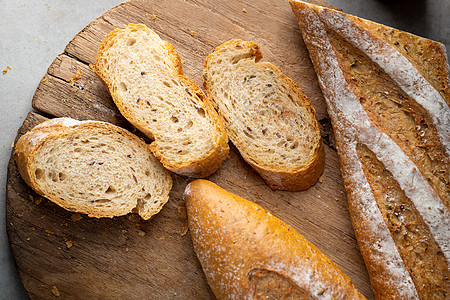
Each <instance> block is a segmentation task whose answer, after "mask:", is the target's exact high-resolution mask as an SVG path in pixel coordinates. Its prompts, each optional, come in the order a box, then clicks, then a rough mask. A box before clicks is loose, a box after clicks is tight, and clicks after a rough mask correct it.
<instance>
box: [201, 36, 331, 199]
mask: <svg viewBox="0 0 450 300" xmlns="http://www.w3.org/2000/svg"><path fill="white" fill-rule="evenodd" d="M261 58H262V54H261V51H260V49H259V47H258V45H256V44H255V43H253V42H246V41H242V40H231V41H229V42H226V43H224V44H222V45H220V46H219V47H217V48H216V49H215V51H214V52H213V53H212V54H210V55H209V56H208V58H207V59H206V61H205V65H204V69H203V83H204V86H205V89H206V92H207V94H208V96H209V97H211V99H212V100H213V102H214V104H215V107H216V109H217V110H218V112H219V115H220V116H221V117H222V119H223V121H224V124H225V128H226V129H227V131H228V135H229V137H230V140H231V141H232V142H233V144H234V145H235V146H236V147H237V149H238V150H239V152H240V153H241V155H242V157H243V158H244V159H245V160H246V161H247V163H249V164H250V165H251V166H252V167H253V168H254V169H255V170H256V171H257V172H258V173H259V174H260V175H261V176H262V178H263V179H264V180H265V182H266V183H267V184H268V185H269V187H270V188H272V189H273V190H276V189H280V190H289V191H298V190H305V189H308V188H309V187H310V186H312V185H313V184H315V183H316V182H317V180H318V178H319V176H320V175H321V173H322V171H323V165H324V149H323V143H322V139H321V135H320V131H319V127H318V124H317V121H316V119H315V110H314V108H313V107H312V105H311V102H310V101H309V99H308V98H307V97H306V96H305V94H304V93H303V92H302V90H301V89H300V88H299V87H298V86H297V84H296V83H295V82H294V81H293V80H292V79H290V78H288V77H286V76H285V75H283V73H281V71H280V70H278V69H277V68H276V67H275V66H274V65H272V64H270V63H267V62H258V61H259V60H260V59H261Z"/></svg>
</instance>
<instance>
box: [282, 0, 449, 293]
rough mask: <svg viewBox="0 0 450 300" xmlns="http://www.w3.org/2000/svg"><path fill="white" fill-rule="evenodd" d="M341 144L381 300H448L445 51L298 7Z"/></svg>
mask: <svg viewBox="0 0 450 300" xmlns="http://www.w3.org/2000/svg"><path fill="white" fill-rule="evenodd" d="M290 4H291V7H292V10H293V12H294V13H295V15H296V16H297V19H298V23H299V26H300V29H301V31H302V35H303V40H304V41H305V44H306V46H307V48H308V51H309V54H310V56H311V60H312V62H313V64H314V68H315V70H316V73H317V77H318V79H319V83H320V85H321V88H322V92H323V94H324V97H325V100H326V102H327V107H328V113H329V115H330V117H331V121H332V124H333V129H334V133H335V137H336V144H337V149H338V154H339V158H340V162H341V169H342V176H343V178H344V183H345V187H346V190H347V195H348V200H349V201H348V203H349V210H350V215H351V218H352V223H353V227H354V229H355V234H356V237H357V239H358V244H359V248H360V250H361V253H362V255H363V257H364V261H365V263H366V266H367V270H368V271H369V275H370V279H371V283H372V288H373V290H374V295H375V298H377V299H448V298H449V290H450V289H449V287H450V283H449V280H448V279H449V277H450V269H449V262H450V230H449V228H450V213H449V209H450V184H449V182H450V156H449V155H450V108H449V103H450V101H449V100H450V89H449V70H448V63H447V57H446V51H445V47H444V46H443V45H442V44H440V43H438V42H435V41H431V40H429V39H425V38H421V37H418V36H415V35H413V34H410V33H407V32H403V31H400V30H397V29H394V28H391V27H388V26H385V25H382V24H377V23H374V22H371V21H367V20H364V19H361V18H358V17H355V16H351V15H348V14H345V13H343V12H339V11H336V10H332V9H326V8H324V7H320V6H316V5H311V4H308V3H305V2H303V1H295V0H291V1H290Z"/></svg>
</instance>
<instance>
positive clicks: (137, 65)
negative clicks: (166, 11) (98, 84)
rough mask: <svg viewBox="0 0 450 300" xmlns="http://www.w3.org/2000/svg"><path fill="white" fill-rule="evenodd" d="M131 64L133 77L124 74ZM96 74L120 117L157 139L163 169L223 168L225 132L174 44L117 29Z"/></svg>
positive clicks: (205, 171)
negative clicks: (184, 65)
mask: <svg viewBox="0 0 450 300" xmlns="http://www.w3.org/2000/svg"><path fill="white" fill-rule="evenodd" d="M132 47H140V48H139V50H132ZM133 51H135V52H133ZM136 52H137V54H136ZM128 56H129V57H128ZM128 61H129V62H128ZM128 63H129V66H127V67H126V69H125V71H126V72H127V76H131V79H129V78H127V77H123V76H122V77H121V74H120V73H121V72H122V73H123V72H124V71H123V70H122V69H121V68H123V66H124V64H128ZM152 64H153V65H152ZM158 68H159V69H158ZM94 70H95V72H96V73H97V75H98V76H99V77H100V78H101V80H102V81H103V82H104V84H105V85H106V87H107V88H108V90H109V92H110V94H111V96H112V98H113V100H114V103H115V104H116V106H117V108H118V109H119V111H120V113H121V114H122V115H123V116H124V117H125V118H126V119H127V120H128V121H129V122H130V123H131V124H133V126H135V127H136V128H137V129H139V130H140V131H141V132H143V133H144V134H145V135H146V136H147V137H149V138H150V139H152V140H154V141H153V142H152V143H151V150H152V152H153V153H154V155H155V156H156V157H157V158H158V159H160V161H161V163H162V164H163V165H164V167H166V168H167V169H169V170H170V171H172V172H175V173H177V174H180V175H185V176H190V177H197V178H202V177H206V176H208V175H210V174H212V173H214V172H215V171H216V170H217V169H218V168H219V167H220V165H221V163H222V161H223V160H224V159H225V158H226V157H227V155H228V151H229V147H228V137H227V134H226V131H225V129H224V127H223V124H222V121H221V119H220V118H219V117H218V115H217V112H216V111H215V110H214V109H213V107H212V106H211V104H210V101H209V99H207V97H206V96H205V94H204V93H203V91H202V90H201V89H200V88H199V87H198V86H197V84H195V83H194V82H193V81H192V80H190V79H189V78H187V77H186V76H184V75H183V70H182V65H181V59H180V57H179V55H178V53H177V52H176V51H175V48H174V46H173V45H172V44H170V43H168V42H166V41H163V40H161V39H160V37H159V36H158V35H157V34H156V33H155V32H153V31H152V30H151V29H150V28H148V27H147V26H145V25H144V24H129V25H128V26H126V27H125V28H116V29H114V30H113V31H111V32H110V33H109V34H108V35H107V36H106V38H105V39H104V41H103V42H102V44H101V45H100V47H99V50H98V52H97V58H96V62H95V65H94ZM134 101H136V102H134ZM199 121H202V122H203V123H201V124H200V123H199Z"/></svg>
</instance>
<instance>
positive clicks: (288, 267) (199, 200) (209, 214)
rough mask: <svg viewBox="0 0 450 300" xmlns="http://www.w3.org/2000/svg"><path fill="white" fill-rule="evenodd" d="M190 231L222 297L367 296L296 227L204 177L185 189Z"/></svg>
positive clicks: (204, 267)
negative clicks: (295, 228) (296, 229)
mask: <svg viewBox="0 0 450 300" xmlns="http://www.w3.org/2000/svg"><path fill="white" fill-rule="evenodd" d="M184 198H185V201H186V206H187V215H188V222H189V231H190V233H191V237H192V241H193V244H194V250H195V252H196V254H197V257H198V259H199V261H200V263H201V265H202V268H203V271H204V273H205V275H206V279H207V281H208V283H209V285H210V286H211V289H212V290H213V292H214V294H215V295H216V297H217V298H218V299H365V297H364V296H363V295H361V294H360V293H359V292H358V291H357V289H356V288H355V286H354V285H353V283H352V282H351V280H350V278H349V277H347V276H346V275H345V274H344V273H343V272H342V270H341V269H340V268H339V267H338V266H337V265H336V264H335V263H334V262H332V261H331V260H330V259H329V258H328V257H326V256H325V255H324V254H323V253H322V252H320V250H319V249H317V248H316V247H315V246H314V245H313V244H311V243H310V242H309V241H307V240H306V239H305V238H304V237H303V236H302V235H301V234H299V233H298V232H297V231H295V230H294V229H293V228H292V227H290V226H289V225H287V224H286V223H284V222H283V221H281V220H280V219H278V218H276V217H274V216H273V215H272V214H271V213H270V212H268V211H266V210H264V209H263V208H261V207H260V206H258V205H256V204H254V203H252V202H250V201H248V200H245V199H243V198H240V197H238V196H236V195H234V194H232V193H229V192H227V191H225V190H224V189H222V188H220V187H219V186H217V185H215V184H213V183H212V182H209V181H206V180H195V181H193V182H191V183H190V184H189V185H188V186H187V187H186V190H185V193H184Z"/></svg>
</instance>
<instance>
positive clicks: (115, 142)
mask: <svg viewBox="0 0 450 300" xmlns="http://www.w3.org/2000/svg"><path fill="white" fill-rule="evenodd" d="M14 157H15V160H16V162H17V166H18V169H19V172H20V175H21V176H22V178H23V179H24V180H25V182H26V183H27V184H28V185H29V186H30V187H31V188H33V189H34V190H35V191H36V192H37V193H38V194H40V195H41V196H43V197H45V198H47V199H49V200H51V201H53V202H54V203H56V204H58V205H59V206H61V207H63V208H65V209H67V210H70V211H73V212H79V213H84V214H88V215H89V216H90V217H96V218H101V217H114V216H121V215H125V214H128V213H129V212H131V211H133V210H136V211H137V212H138V213H139V215H140V216H141V217H142V218H143V219H145V220H147V219H149V218H150V217H151V216H153V215H154V214H156V213H158V212H159V211H160V210H161V208H162V207H163V205H164V204H165V203H166V202H167V200H168V199H169V192H170V190H171V188H172V178H171V176H170V173H169V172H168V171H167V170H166V169H164V167H163V166H162V165H161V163H160V162H159V161H158V160H157V159H156V158H155V157H154V156H153V154H152V152H151V151H150V150H149V148H148V145H147V144H145V143H144V142H143V141H142V140H141V139H139V138H138V137H136V136H135V135H133V134H131V133H130V132H128V131H126V130H124V129H122V128H120V127H117V126H114V125H112V124H109V123H105V122H98V121H77V120H73V119H70V118H57V119H51V120H49V121H46V122H44V123H42V124H40V125H38V126H36V127H34V128H33V129H32V130H31V131H29V132H27V133H26V134H24V135H23V136H21V137H20V138H19V140H18V141H17V143H16V148H15V151H14Z"/></svg>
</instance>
